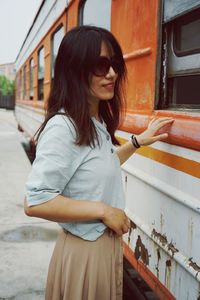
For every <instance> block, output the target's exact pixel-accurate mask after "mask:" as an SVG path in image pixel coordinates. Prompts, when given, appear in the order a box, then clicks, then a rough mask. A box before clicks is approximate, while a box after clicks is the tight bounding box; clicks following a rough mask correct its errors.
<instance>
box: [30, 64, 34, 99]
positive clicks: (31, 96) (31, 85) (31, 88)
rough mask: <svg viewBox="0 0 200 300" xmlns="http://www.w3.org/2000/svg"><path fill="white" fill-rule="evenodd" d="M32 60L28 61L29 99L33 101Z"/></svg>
mask: <svg viewBox="0 0 200 300" xmlns="http://www.w3.org/2000/svg"><path fill="white" fill-rule="evenodd" d="M33 64H34V62H33V58H31V59H30V61H29V99H30V100H33Z"/></svg>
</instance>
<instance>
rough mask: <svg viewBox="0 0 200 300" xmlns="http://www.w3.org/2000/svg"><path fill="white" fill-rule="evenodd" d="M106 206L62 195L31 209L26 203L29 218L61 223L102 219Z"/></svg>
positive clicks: (25, 202)
mask: <svg viewBox="0 0 200 300" xmlns="http://www.w3.org/2000/svg"><path fill="white" fill-rule="evenodd" d="M105 206H106V205H105V204H104V203H102V202H95V201H82V200H73V199H71V198H67V197H64V196H61V195H59V196H57V197H55V198H54V199H52V200H49V201H47V202H45V203H42V204H39V205H35V206H31V207H28V205H27V200H26V199H25V201H24V210H25V213H26V214H27V215H28V216H30V217H38V218H42V219H46V220H50V221H54V222H61V223H62V222H74V221H90V220H97V219H102V218H103V216H104V213H105V212H104V210H105Z"/></svg>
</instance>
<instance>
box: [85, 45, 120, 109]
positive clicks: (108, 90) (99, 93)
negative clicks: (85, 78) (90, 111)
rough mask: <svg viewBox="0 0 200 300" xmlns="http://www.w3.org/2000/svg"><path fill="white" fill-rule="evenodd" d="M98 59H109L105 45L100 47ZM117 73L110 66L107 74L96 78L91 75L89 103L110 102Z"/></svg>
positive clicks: (108, 52)
mask: <svg viewBox="0 0 200 300" xmlns="http://www.w3.org/2000/svg"><path fill="white" fill-rule="evenodd" d="M100 57H104V58H108V59H110V58H111V57H110V51H108V48H107V46H106V44H105V43H104V42H103V43H102V46H101V53H100ZM117 76H118V75H117V73H115V71H114V70H113V68H112V66H110V67H109V70H108V72H107V74H105V75H100V76H96V75H94V74H92V75H91V80H90V90H89V103H90V104H92V103H94V102H99V100H110V99H112V98H113V96H114V88H115V82H116V79H117Z"/></svg>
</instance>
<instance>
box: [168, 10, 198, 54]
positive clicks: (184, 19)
mask: <svg viewBox="0 0 200 300" xmlns="http://www.w3.org/2000/svg"><path fill="white" fill-rule="evenodd" d="M199 16H200V8H198V9H196V10H194V11H192V12H190V13H188V14H186V15H184V16H181V17H180V18H178V19H177V20H175V22H174V34H173V49H174V52H175V54H176V56H178V57H181V56H186V55H192V54H196V53H200V47H198V48H196V49H188V50H179V49H178V48H177V44H178V43H179V42H180V39H178V32H180V31H179V28H180V27H181V26H183V25H186V24H188V23H190V22H189V21H196V20H200V17H199Z"/></svg>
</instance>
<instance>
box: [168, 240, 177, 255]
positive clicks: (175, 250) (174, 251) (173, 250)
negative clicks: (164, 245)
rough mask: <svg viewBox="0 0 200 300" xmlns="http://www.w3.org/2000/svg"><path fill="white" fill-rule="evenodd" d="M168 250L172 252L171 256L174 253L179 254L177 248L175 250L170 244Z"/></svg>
mask: <svg viewBox="0 0 200 300" xmlns="http://www.w3.org/2000/svg"><path fill="white" fill-rule="evenodd" d="M168 250H169V251H171V252H172V256H173V255H174V253H176V252H179V250H178V249H177V248H175V246H174V245H173V244H172V242H171V243H169V245H168Z"/></svg>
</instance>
